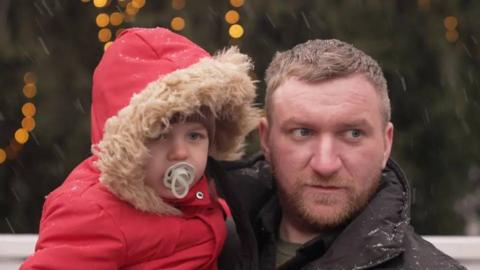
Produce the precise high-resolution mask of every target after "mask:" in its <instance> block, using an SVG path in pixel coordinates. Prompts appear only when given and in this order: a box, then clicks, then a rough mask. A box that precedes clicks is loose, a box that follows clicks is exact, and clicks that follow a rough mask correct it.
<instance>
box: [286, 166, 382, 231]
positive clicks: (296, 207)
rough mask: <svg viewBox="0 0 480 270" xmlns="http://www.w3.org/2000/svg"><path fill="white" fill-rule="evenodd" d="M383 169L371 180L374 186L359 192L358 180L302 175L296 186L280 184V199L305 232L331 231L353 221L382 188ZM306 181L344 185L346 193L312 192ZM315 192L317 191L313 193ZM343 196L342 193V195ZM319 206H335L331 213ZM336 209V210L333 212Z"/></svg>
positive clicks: (294, 221) (294, 220)
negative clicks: (287, 186)
mask: <svg viewBox="0 0 480 270" xmlns="http://www.w3.org/2000/svg"><path fill="white" fill-rule="evenodd" d="M380 177H381V171H380V170H379V172H378V174H375V175H374V176H373V178H374V179H369V181H367V182H368V183H370V185H371V186H370V187H369V189H367V190H363V192H362V193H358V191H355V190H354V188H353V187H352V185H351V183H352V181H355V180H354V179H346V178H340V177H331V178H328V179H325V178H321V177H318V176H311V177H308V176H307V177H303V176H299V177H297V179H296V180H295V184H294V187H293V189H291V190H285V188H284V187H283V186H282V185H281V184H277V186H278V194H279V201H280V205H281V207H282V212H283V215H288V217H287V218H288V219H289V220H290V222H293V224H294V226H295V227H297V228H298V229H301V230H303V231H307V232H311V233H320V232H326V231H331V230H334V229H336V228H339V227H341V226H343V225H345V224H347V223H348V222H350V221H351V220H352V219H353V218H354V217H355V216H357V214H358V213H359V212H360V211H361V210H363V209H364V208H365V206H366V205H367V204H368V202H369V200H370V199H371V197H372V196H373V194H374V193H375V192H376V190H377V189H378V185H379V182H380V181H379V180H380ZM305 184H327V185H331V186H337V187H342V190H341V191H339V192H343V194H336V193H328V192H313V190H311V191H312V192H310V193H308V194H305V192H304V191H305V188H306V187H305ZM312 193H313V194H312ZM339 195H341V196H339ZM315 206H323V208H325V207H331V208H332V209H329V210H331V211H330V212H332V213H331V214H328V213H322V212H319V211H321V210H318V209H315ZM332 210H334V211H332Z"/></svg>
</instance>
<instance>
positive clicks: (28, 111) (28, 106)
mask: <svg viewBox="0 0 480 270" xmlns="http://www.w3.org/2000/svg"><path fill="white" fill-rule="evenodd" d="M36 112H37V109H36V108H35V105H34V104H33V103H31V102H27V103H25V104H23V106H22V113H23V115H24V116H25V117H33V116H34V115H35V113H36Z"/></svg>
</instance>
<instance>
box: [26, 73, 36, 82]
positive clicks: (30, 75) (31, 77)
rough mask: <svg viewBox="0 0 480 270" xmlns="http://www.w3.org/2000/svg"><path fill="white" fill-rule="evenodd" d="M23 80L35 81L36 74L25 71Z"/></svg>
mask: <svg viewBox="0 0 480 270" xmlns="http://www.w3.org/2000/svg"><path fill="white" fill-rule="evenodd" d="M23 81H24V82H25V84H28V83H36V82H37V75H35V73H33V72H27V73H25V75H24V76H23Z"/></svg>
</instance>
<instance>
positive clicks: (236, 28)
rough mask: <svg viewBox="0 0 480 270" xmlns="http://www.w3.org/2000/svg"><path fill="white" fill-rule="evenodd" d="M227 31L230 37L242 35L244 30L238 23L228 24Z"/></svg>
mask: <svg viewBox="0 0 480 270" xmlns="http://www.w3.org/2000/svg"><path fill="white" fill-rule="evenodd" d="M228 33H229V34H230V36H231V37H232V38H241V37H242V36H243V33H244V30H243V27H242V26H241V25H240V24H234V25H232V26H230V28H229V30H228Z"/></svg>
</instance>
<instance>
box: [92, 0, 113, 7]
mask: <svg viewBox="0 0 480 270" xmlns="http://www.w3.org/2000/svg"><path fill="white" fill-rule="evenodd" d="M108 2H109V1H108V0H93V5H94V6H95V7H97V8H103V7H105V6H106V5H107V4H108Z"/></svg>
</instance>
